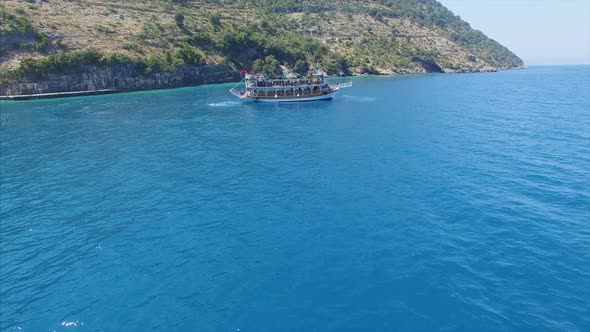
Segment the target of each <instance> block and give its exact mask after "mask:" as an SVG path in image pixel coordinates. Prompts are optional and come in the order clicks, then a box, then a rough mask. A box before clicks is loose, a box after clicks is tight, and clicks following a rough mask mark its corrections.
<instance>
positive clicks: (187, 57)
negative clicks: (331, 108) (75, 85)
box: [0, 0, 523, 82]
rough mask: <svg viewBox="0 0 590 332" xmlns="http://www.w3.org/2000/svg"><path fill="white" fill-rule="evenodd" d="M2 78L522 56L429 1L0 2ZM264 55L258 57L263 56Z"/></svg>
mask: <svg viewBox="0 0 590 332" xmlns="http://www.w3.org/2000/svg"><path fill="white" fill-rule="evenodd" d="M0 36H1V37H2V41H1V50H0V62H1V66H2V72H1V76H2V80H3V82H7V81H18V80H19V79H20V80H23V79H25V78H28V79H30V80H31V79H35V78H37V79H41V78H43V77H45V76H47V75H49V74H60V73H65V72H67V73H72V72H73V71H81V72H83V71H84V70H85V69H84V68H85V67H84V66H89V65H92V66H98V67H104V66H112V65H116V64H130V65H133V66H134V68H136V74H137V75H150V74H151V73H154V72H164V71H168V72H170V71H174V70H177V68H179V66H183V65H185V66H186V65H188V66H199V65H220V64H221V65H227V66H228V67H230V68H234V69H238V68H252V67H254V69H256V70H264V71H267V72H269V73H273V72H274V73H278V71H279V67H278V66H279V65H285V66H287V67H289V68H291V69H293V70H294V71H296V72H301V73H304V72H306V71H307V68H308V66H309V65H311V64H315V63H320V64H321V65H322V67H323V68H324V69H325V70H326V71H328V72H329V73H330V74H336V75H338V74H340V75H341V74H354V73H356V74H363V73H382V74H391V73H419V72H463V71H493V70H498V69H507V68H517V67H521V66H523V62H522V60H521V59H520V58H518V57H517V56H516V55H514V54H513V53H512V52H510V51H509V50H508V49H506V48H505V47H503V46H502V45H500V44H498V43H497V42H495V41H493V40H491V39H489V38H487V37H486V36H485V35H484V34H483V33H482V32H479V31H476V30H473V29H471V27H470V26H469V24H468V23H466V22H464V21H462V20H461V19H460V18H459V17H457V16H455V15H454V14H453V13H452V12H450V11H449V10H447V9H446V8H445V7H444V6H442V5H441V4H440V3H438V2H436V1H434V0H419V1H411V0H371V1H362V0H331V1H325V0H313V1H311V0H299V1H294V0H286V1H278V0H234V1H229V0H196V1H190V0H147V1H137V0H123V1H99V0H84V1H82V0H73V1H72V0H69V1H66V0H49V1H42V0H26V1H22V0H4V1H3V4H2V5H1V6H0ZM257 59H260V60H258V61H256V60H257Z"/></svg>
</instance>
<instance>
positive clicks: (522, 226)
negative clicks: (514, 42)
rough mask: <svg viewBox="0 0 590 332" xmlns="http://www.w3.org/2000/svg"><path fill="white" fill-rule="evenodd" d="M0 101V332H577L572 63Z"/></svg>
mask: <svg viewBox="0 0 590 332" xmlns="http://www.w3.org/2000/svg"><path fill="white" fill-rule="evenodd" d="M353 81H354V85H353V88H351V89H347V90H343V91H341V94H340V95H339V96H338V97H337V98H336V99H335V100H333V101H328V102H325V101H323V102H310V103H300V104H289V105H270V104H256V103H239V102H237V101H235V100H233V99H232V97H231V95H230V94H229V93H228V92H227V89H228V88H230V87H231V86H232V85H217V86H202V87H194V88H186V89H178V90H162V91H150V92H139V93H129V94H118V95H107V96H95V97H85V98H69V99H54V100H39V101H28V102H2V104H1V112H0V115H1V118H0V120H1V150H0V152H1V165H0V166H1V169H0V170H1V197H0V198H1V201H0V204H1V205H0V208H1V221H0V263H1V264H0V273H1V274H0V277H1V278H0V299H1V306H0V311H1V312H0V330H2V331H17V330H18V331H21V330H22V331H153V330H160V331H228V332H236V331H240V332H249V331H339V332H342V331H590V67H589V66H572V67H533V68H531V69H528V70H522V71H505V72H499V73H491V74H458V75H451V74H445V75H418V76H400V77H361V78H355V79H353Z"/></svg>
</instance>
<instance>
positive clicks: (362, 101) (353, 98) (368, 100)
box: [340, 95, 377, 103]
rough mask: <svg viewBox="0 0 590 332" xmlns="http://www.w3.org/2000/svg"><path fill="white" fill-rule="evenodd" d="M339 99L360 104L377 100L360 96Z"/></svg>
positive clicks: (347, 96)
mask: <svg viewBox="0 0 590 332" xmlns="http://www.w3.org/2000/svg"><path fill="white" fill-rule="evenodd" d="M340 98H341V99H346V100H349V101H356V102H361V103H367V102H374V101H376V100H377V98H375V97H361V96H351V95H342V96H340Z"/></svg>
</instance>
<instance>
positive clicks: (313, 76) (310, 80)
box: [229, 68, 352, 102]
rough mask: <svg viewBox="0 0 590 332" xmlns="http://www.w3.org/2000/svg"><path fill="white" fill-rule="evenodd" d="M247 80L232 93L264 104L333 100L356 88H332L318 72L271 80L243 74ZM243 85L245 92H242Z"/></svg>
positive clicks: (263, 76)
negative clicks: (347, 90)
mask: <svg viewBox="0 0 590 332" xmlns="http://www.w3.org/2000/svg"><path fill="white" fill-rule="evenodd" d="M241 74H242V75H244V79H243V80H242V81H241V82H240V83H238V84H237V85H236V86H234V87H233V88H231V89H230V90H229V92H230V93H231V94H233V95H234V96H236V97H238V98H240V99H242V100H244V99H245V100H254V101H260V102H297V101H312V100H327V99H332V98H334V96H335V95H336V93H337V92H338V91H339V90H340V89H342V88H348V87H351V86H352V82H345V83H340V82H337V83H336V84H335V85H330V84H328V82H325V81H324V74H323V72H322V71H321V70H320V69H319V68H318V69H317V70H316V71H315V72H311V73H310V74H309V75H308V76H306V77H302V78H293V79H291V78H280V79H271V78H269V77H268V76H267V75H265V74H256V73H254V72H249V73H248V72H246V71H245V70H242V72H241ZM242 83H244V84H245V89H243V88H244V86H243V85H242V89H239V88H238V86H240V85H241V84H242Z"/></svg>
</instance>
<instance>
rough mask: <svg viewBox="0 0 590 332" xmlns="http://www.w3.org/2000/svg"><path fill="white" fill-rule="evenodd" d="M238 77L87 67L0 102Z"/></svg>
mask: <svg viewBox="0 0 590 332" xmlns="http://www.w3.org/2000/svg"><path fill="white" fill-rule="evenodd" d="M524 68H526V66H523V67H519V68H492V67H490V68H487V67H486V68H483V69H477V70H473V69H459V70H453V71H449V70H445V71H428V70H425V69H423V68H420V69H417V68H416V69H413V70H411V69H408V68H404V69H403V70H401V69H397V68H390V69H388V70H379V71H378V72H376V73H365V74H364V75H367V74H369V75H404V74H424V73H429V72H442V73H474V72H496V71H498V70H507V69H524ZM240 79H241V77H240V75H239V73H238V72H237V71H236V70H235V69H233V68H231V67H229V66H226V65H205V66H190V65H183V66H181V67H179V68H177V69H176V70H175V71H173V72H157V73H152V74H150V75H145V74H144V75H137V74H136V70H135V68H134V66H133V65H131V64H129V65H113V66H108V67H97V66H86V67H85V68H84V70H83V71H82V72H80V73H72V74H48V75H44V77H42V78H41V79H39V78H37V79H35V78H30V77H29V78H24V79H23V80H21V81H15V82H7V83H3V84H2V86H0V100H28V99H45V98H61V97H72V96H84V95H97V94H106V93H120V92H131V91H142V90H155V89H172V88H181V87H188V86H197V85H204V84H220V83H231V82H237V81H239V80H240Z"/></svg>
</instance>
